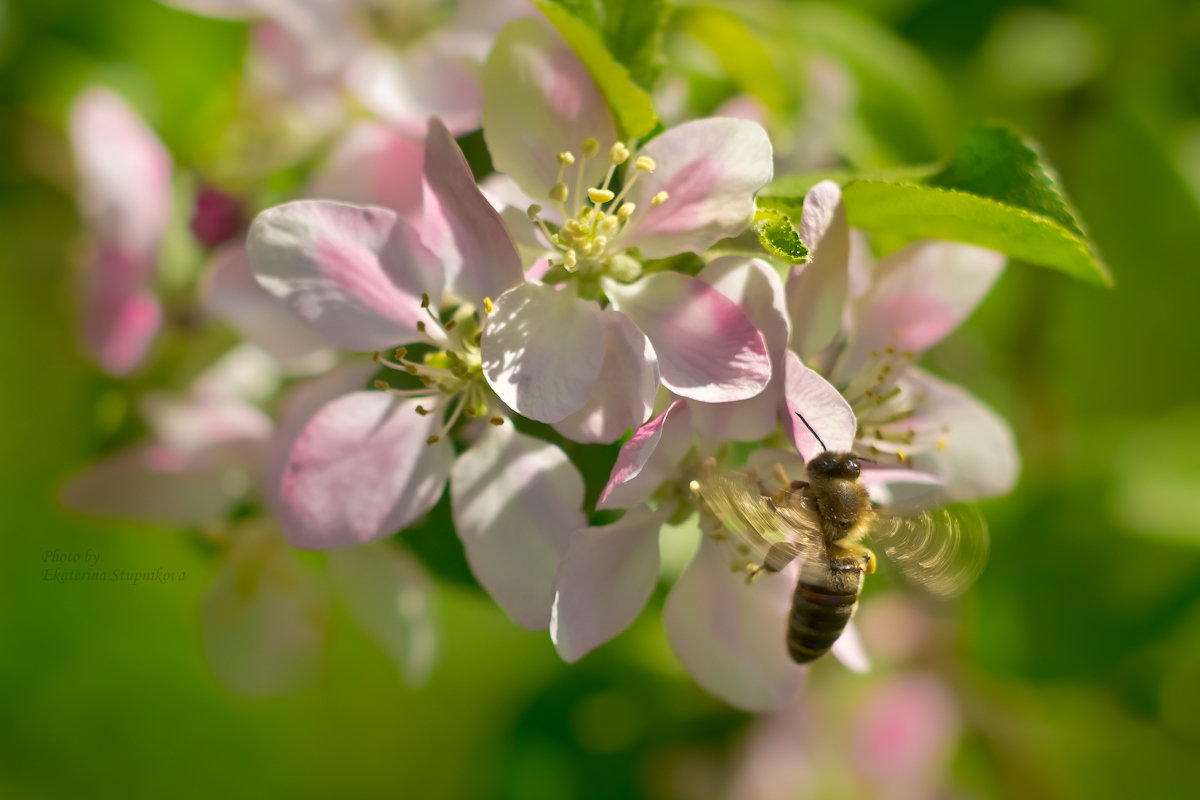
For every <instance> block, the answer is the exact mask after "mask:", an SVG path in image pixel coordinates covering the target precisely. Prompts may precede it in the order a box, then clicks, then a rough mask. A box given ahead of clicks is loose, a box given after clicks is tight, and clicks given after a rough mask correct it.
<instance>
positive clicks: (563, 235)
mask: <svg viewBox="0 0 1200 800" xmlns="http://www.w3.org/2000/svg"><path fill="white" fill-rule="evenodd" d="M550 241H552V242H554V243H555V244H560V245H562V246H563V247H570V246H571V245H573V244H575V236H574V235H572V233H571V231H570V230H568V229H567V228H563V229H562V230H561V231H559V232H558V233H556V234H554V235H553V236H551V237H550Z"/></svg>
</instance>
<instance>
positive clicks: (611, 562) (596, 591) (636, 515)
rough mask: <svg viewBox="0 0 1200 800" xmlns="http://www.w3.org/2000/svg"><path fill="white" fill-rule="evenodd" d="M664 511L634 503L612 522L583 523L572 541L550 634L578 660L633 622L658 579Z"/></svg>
mask: <svg viewBox="0 0 1200 800" xmlns="http://www.w3.org/2000/svg"><path fill="white" fill-rule="evenodd" d="M666 518H667V514H666V513H665V512H662V511H657V512H653V511H648V510H646V509H644V508H639V509H634V510H632V511H630V512H629V513H628V514H626V515H625V516H624V517H622V518H621V519H620V520H619V521H617V522H614V523H613V524H611V525H605V526H603V527H595V528H591V527H588V528H581V529H580V530H577V531H575V532H574V533H573V534H572V535H571V538H570V540H569V542H568V543H567V551H566V554H565V555H564V556H563V558H562V561H561V562H560V563H559V565H558V577H557V578H556V579H555V582H554V586H555V595H554V613H553V614H552V615H551V619H550V638H551V639H552V640H553V641H554V646H555V647H556V648H557V649H558V654H559V655H560V656H562V658H563V660H564V661H578V660H579V659H580V658H582V657H583V656H584V654H586V653H587V652H588V651H590V650H591V649H592V648H595V647H598V646H600V645H602V644H604V643H605V642H607V641H608V640H609V639H612V638H613V637H614V636H616V635H617V634H619V633H620V632H621V631H623V630H625V629H626V628H628V627H629V626H630V625H631V624H632V623H633V621H634V620H635V619H636V618H637V615H638V614H640V613H641V611H642V609H643V608H644V607H645V605H646V601H647V600H649V599H650V595H651V594H652V593H653V592H654V586H655V584H656V583H657V582H658V567H659V559H658V529H659V527H660V526H661V525H662V524H663V522H665V521H666Z"/></svg>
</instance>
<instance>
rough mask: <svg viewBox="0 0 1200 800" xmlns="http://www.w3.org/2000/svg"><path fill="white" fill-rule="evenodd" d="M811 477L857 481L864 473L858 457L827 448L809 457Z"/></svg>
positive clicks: (807, 467)
mask: <svg viewBox="0 0 1200 800" xmlns="http://www.w3.org/2000/svg"><path fill="white" fill-rule="evenodd" d="M805 468H806V469H807V470H808V476H809V478H813V479H821V478H834V479H836V478H840V479H843V480H850V481H856V480H858V476H859V475H861V474H862V468H861V467H860V466H859V464H858V459H857V458H855V457H854V456H853V455H851V454H850V453H835V452H832V451H830V450H826V451H824V452H822V453H818V454H817V455H815V456H813V457H812V458H811V459H809V461H808V463H807V464H805Z"/></svg>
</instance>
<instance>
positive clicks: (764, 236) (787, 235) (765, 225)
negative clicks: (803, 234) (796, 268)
mask: <svg viewBox="0 0 1200 800" xmlns="http://www.w3.org/2000/svg"><path fill="white" fill-rule="evenodd" d="M754 230H755V232H757V233H758V241H759V242H760V243H762V246H763V248H764V249H765V250H766V251H767V252H768V253H770V254H771V255H773V256H775V257H776V258H781V259H783V260H784V261H786V262H787V263H789V264H803V263H804V262H805V261H807V260H808V248H807V247H805V246H804V242H802V241H800V234H799V233H797V232H796V228H795V226H794V225H792V219H791V217H789V216H788V215H787V214H785V213H783V212H782V211H779V210H778V209H775V208H759V210H758V212H757V213H756V214H755V215H754Z"/></svg>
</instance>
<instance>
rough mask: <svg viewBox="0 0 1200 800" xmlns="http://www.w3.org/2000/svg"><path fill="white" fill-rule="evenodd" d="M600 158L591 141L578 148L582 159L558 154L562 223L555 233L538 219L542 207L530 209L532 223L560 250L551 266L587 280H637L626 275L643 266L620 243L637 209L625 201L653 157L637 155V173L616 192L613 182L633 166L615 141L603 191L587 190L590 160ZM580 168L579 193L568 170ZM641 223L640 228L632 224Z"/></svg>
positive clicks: (556, 191)
mask: <svg viewBox="0 0 1200 800" xmlns="http://www.w3.org/2000/svg"><path fill="white" fill-rule="evenodd" d="M599 154H600V143H599V142H597V141H596V140H595V139H588V140H587V141H585V142H584V143H583V144H582V145H581V146H580V148H579V155H578V156H576V154H575V153H573V152H571V151H565V152H562V153H559V154H558V156H557V160H558V179H557V181H556V182H555V184H554V185H553V186H551V187H550V190H549V192H548V196H549V198H550V201H551V202H552V203H554V204H555V205H556V206H558V210H559V213H560V217H561V219H562V220H563V223H562V225H561V226H559V228H558V229H557V230H555V231H551V229H550V227H549V226H548V225H547V224H546V222H545V221H544V220H542V219H541V218H540V217H539V216H538V215H539V214H540V213H541V211H542V208H541V206H539V205H536V204H535V205H532V206H530V207H529V211H528V213H529V218H530V219H531V220H532V221H533V222H534V223H535V224H536V225H537V226H538V227H539V228H541V230H542V233H544V234H545V236H546V238H547V239H548V240H549V241H550V244H551V246H553V247H554V249H555V250H556V251H557V252H556V254H555V255H553V256H551V258H550V264H551V266H560V267H562V268H563V269H565V270H566V271H567V272H568V273H577V274H579V275H582V276H598V275H601V274H610V275H612V276H613V277H615V278H618V279H622V278H629V279H632V278H633V277H636V273H635V274H632V275H627V274H626V273H629V272H630V271H631V270H638V269H640V267H639V266H638V265H637V263H636V262H633V263H630V262H631V261H632V259H630V258H629V257H628V256H626V255H625V254H624V248H622V247H620V246H619V244H618V240H619V238H620V236H621V234H622V233H624V232H625V231H626V230H627V229H628V228H629V226H630V224H631V219H632V218H633V214H634V212H635V211H636V210H637V206H636V205H635V204H633V203H627V202H624V200H625V196H626V195H627V194H628V193H629V190H630V189H631V188H632V187H633V185H634V184H635V183H636V182H637V180H638V178H639V177H640V176H641V175H642V173H649V172H653V171H654V169H655V163H654V159H652V158H650V156H638V157H637V158H635V159H634V160H633V168H632V169H626V171H625V173H626V177H627V180H626V181H625V183H624V185H623V186H621V187H620V190H619V191H614V190H613V189H612V188H610V187H612V186H614V183H613V178H614V177H615V176H616V173H617V168H618V167H619V166H621V165H622V164H625V163H626V162H627V161H629V158H630V152H629V148H628V147H627V146H625V145H624V144H622V143H621V142H616V143H615V144H613V146H612V147H610V148H609V150H608V172H607V173H606V174H605V176H604V181H603V182H602V183H601V184H600V185H599V186H598V187H592V188H588V189H587V190H586V191H585V189H584V185H583V182H584V171H585V168H586V164H587V162H588V161H589V160H590V159H593V158H596V157H597V156H598V155H599ZM573 165H577V168H576V170H575V186H574V191H572V190H571V188H570V187H568V185H567V182H566V177H567V169H568V168H569V167H571V166H573ZM667 199H668V197H667V193H666V192H659V193H658V194H656V195H655V196H654V198H653V199H652V200H651V201H650V205H651V206H654V207H657V206H660V205H662V204H663V203H665V202H666V201H667ZM633 224H636V223H633Z"/></svg>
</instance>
